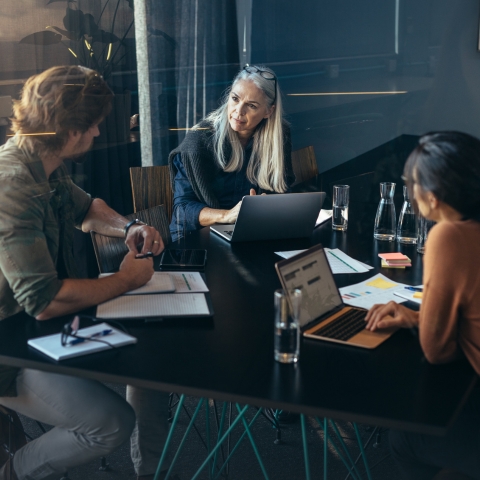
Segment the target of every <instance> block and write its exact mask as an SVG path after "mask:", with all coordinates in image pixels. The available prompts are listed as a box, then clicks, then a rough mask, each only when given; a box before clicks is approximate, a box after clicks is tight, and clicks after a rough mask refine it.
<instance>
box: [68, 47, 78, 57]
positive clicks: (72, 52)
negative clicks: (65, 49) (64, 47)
mask: <svg viewBox="0 0 480 480" xmlns="http://www.w3.org/2000/svg"><path fill="white" fill-rule="evenodd" d="M69 50H70V53H71V54H72V55H73V56H74V57H75V58H78V57H77V54H76V53H75V52H74V51H73V50H72V49H71V48H69Z"/></svg>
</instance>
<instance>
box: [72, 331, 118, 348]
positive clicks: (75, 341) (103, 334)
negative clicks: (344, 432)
mask: <svg viewBox="0 0 480 480" xmlns="http://www.w3.org/2000/svg"><path fill="white" fill-rule="evenodd" d="M112 332H113V330H112V329H111V328H109V329H107V330H102V331H101V332H97V333H93V334H92V335H90V336H88V337H82V338H74V339H73V340H70V342H69V345H77V344H78V343H83V342H86V341H87V340H90V339H91V338H95V337H105V336H107V335H110V334H111V333H112Z"/></svg>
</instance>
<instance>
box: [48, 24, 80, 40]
mask: <svg viewBox="0 0 480 480" xmlns="http://www.w3.org/2000/svg"><path fill="white" fill-rule="evenodd" d="M49 28H53V29H54V30H55V31H57V32H58V33H60V34H61V35H63V36H64V37H67V38H68V39H69V40H77V38H76V37H75V35H74V34H73V33H72V32H67V30H62V29H61V28H58V27H49Z"/></svg>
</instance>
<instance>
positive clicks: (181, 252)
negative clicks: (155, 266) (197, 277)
mask: <svg viewBox="0 0 480 480" xmlns="http://www.w3.org/2000/svg"><path fill="white" fill-rule="evenodd" d="M206 263H207V251H206V250H191V249H180V248H173V249H167V250H164V251H163V253H162V256H161V257H160V270H203V269H204V268H205V264H206Z"/></svg>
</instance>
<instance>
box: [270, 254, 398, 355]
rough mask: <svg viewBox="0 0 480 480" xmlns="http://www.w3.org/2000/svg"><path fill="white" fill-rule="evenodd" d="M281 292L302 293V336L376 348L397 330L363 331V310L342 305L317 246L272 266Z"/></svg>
mask: <svg viewBox="0 0 480 480" xmlns="http://www.w3.org/2000/svg"><path fill="white" fill-rule="evenodd" d="M275 268H276V270H277V273H278V276H279V278H280V281H281V283H282V286H283V289H284V290H285V291H286V292H289V291H291V290H293V289H295V288H298V289H300V290H301V291H302V306H301V311H300V328H301V331H302V334H303V336H305V337H308V338H313V339H316V340H325V341H327V342H336V343H342V344H346V345H353V346H356V347H363V348H375V347H378V345H380V344H381V343H382V342H384V341H385V340H386V339H387V338H389V337H390V336H392V335H393V333H395V332H396V331H397V329H396V328H395V329H385V330H381V331H375V332H371V331H370V330H365V315H366V314H367V310H365V309H363V308H357V307H351V306H349V305H345V304H344V303H343V301H342V297H341V296H340V292H339V291H338V288H337V286H336V285H335V280H334V279H333V274H332V271H331V269H330V265H329V264H328V260H327V257H326V256H325V251H324V250H323V247H322V246H321V245H315V246H314V247H312V248H310V249H308V250H306V251H305V252H302V253H300V254H298V255H295V256H294V257H291V258H289V259H287V260H282V261H281V262H278V263H276V264H275Z"/></svg>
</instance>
